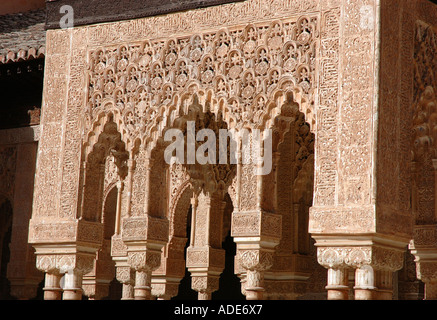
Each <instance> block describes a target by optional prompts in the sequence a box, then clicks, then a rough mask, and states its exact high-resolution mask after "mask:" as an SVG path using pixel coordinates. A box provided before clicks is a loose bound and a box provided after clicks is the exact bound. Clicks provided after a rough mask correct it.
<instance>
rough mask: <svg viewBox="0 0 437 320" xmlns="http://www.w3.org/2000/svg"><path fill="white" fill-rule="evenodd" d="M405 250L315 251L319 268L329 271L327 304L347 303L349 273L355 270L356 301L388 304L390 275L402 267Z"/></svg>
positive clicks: (374, 247)
mask: <svg viewBox="0 0 437 320" xmlns="http://www.w3.org/2000/svg"><path fill="white" fill-rule="evenodd" d="M403 255H404V250H403V248H402V247H401V246H400V247H398V248H393V247H392V248H387V247H386V246H380V245H378V244H374V245H371V246H356V247H355V246H350V247H348V246H345V247H334V246H329V247H324V246H320V245H319V247H318V249H317V258H318V262H319V264H321V265H322V266H324V267H325V268H327V269H328V284H327V286H326V289H327V291H328V292H327V297H328V300H348V299H349V290H350V287H349V271H350V270H355V285H354V286H353V290H354V296H355V297H354V299H355V300H391V299H392V298H393V273H394V272H395V271H397V270H400V269H401V268H402V266H403Z"/></svg>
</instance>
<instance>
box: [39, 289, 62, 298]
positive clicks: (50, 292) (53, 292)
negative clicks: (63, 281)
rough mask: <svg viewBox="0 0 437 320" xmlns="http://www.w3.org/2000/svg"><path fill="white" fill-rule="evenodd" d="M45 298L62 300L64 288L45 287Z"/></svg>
mask: <svg viewBox="0 0 437 320" xmlns="http://www.w3.org/2000/svg"><path fill="white" fill-rule="evenodd" d="M43 291H44V300H61V299H62V289H61V288H43Z"/></svg>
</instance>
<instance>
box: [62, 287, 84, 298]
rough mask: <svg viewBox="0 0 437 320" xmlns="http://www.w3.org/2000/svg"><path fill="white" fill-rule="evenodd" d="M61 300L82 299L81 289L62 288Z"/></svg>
mask: <svg viewBox="0 0 437 320" xmlns="http://www.w3.org/2000/svg"><path fill="white" fill-rule="evenodd" d="M62 299H63V300H82V289H81V288H75V289H64V294H63V296H62Z"/></svg>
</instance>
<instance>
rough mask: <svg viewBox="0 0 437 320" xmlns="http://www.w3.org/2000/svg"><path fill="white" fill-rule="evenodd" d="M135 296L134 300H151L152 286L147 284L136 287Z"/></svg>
mask: <svg viewBox="0 0 437 320" xmlns="http://www.w3.org/2000/svg"><path fill="white" fill-rule="evenodd" d="M134 290H135V298H134V300H150V299H151V297H152V293H151V291H152V288H151V287H148V286H145V287H137V286H136V287H135V288H134Z"/></svg>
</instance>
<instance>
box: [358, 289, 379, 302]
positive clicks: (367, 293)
mask: <svg viewBox="0 0 437 320" xmlns="http://www.w3.org/2000/svg"><path fill="white" fill-rule="evenodd" d="M354 291H355V300H375V298H376V296H377V295H376V291H375V289H366V288H357V287H354Z"/></svg>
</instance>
